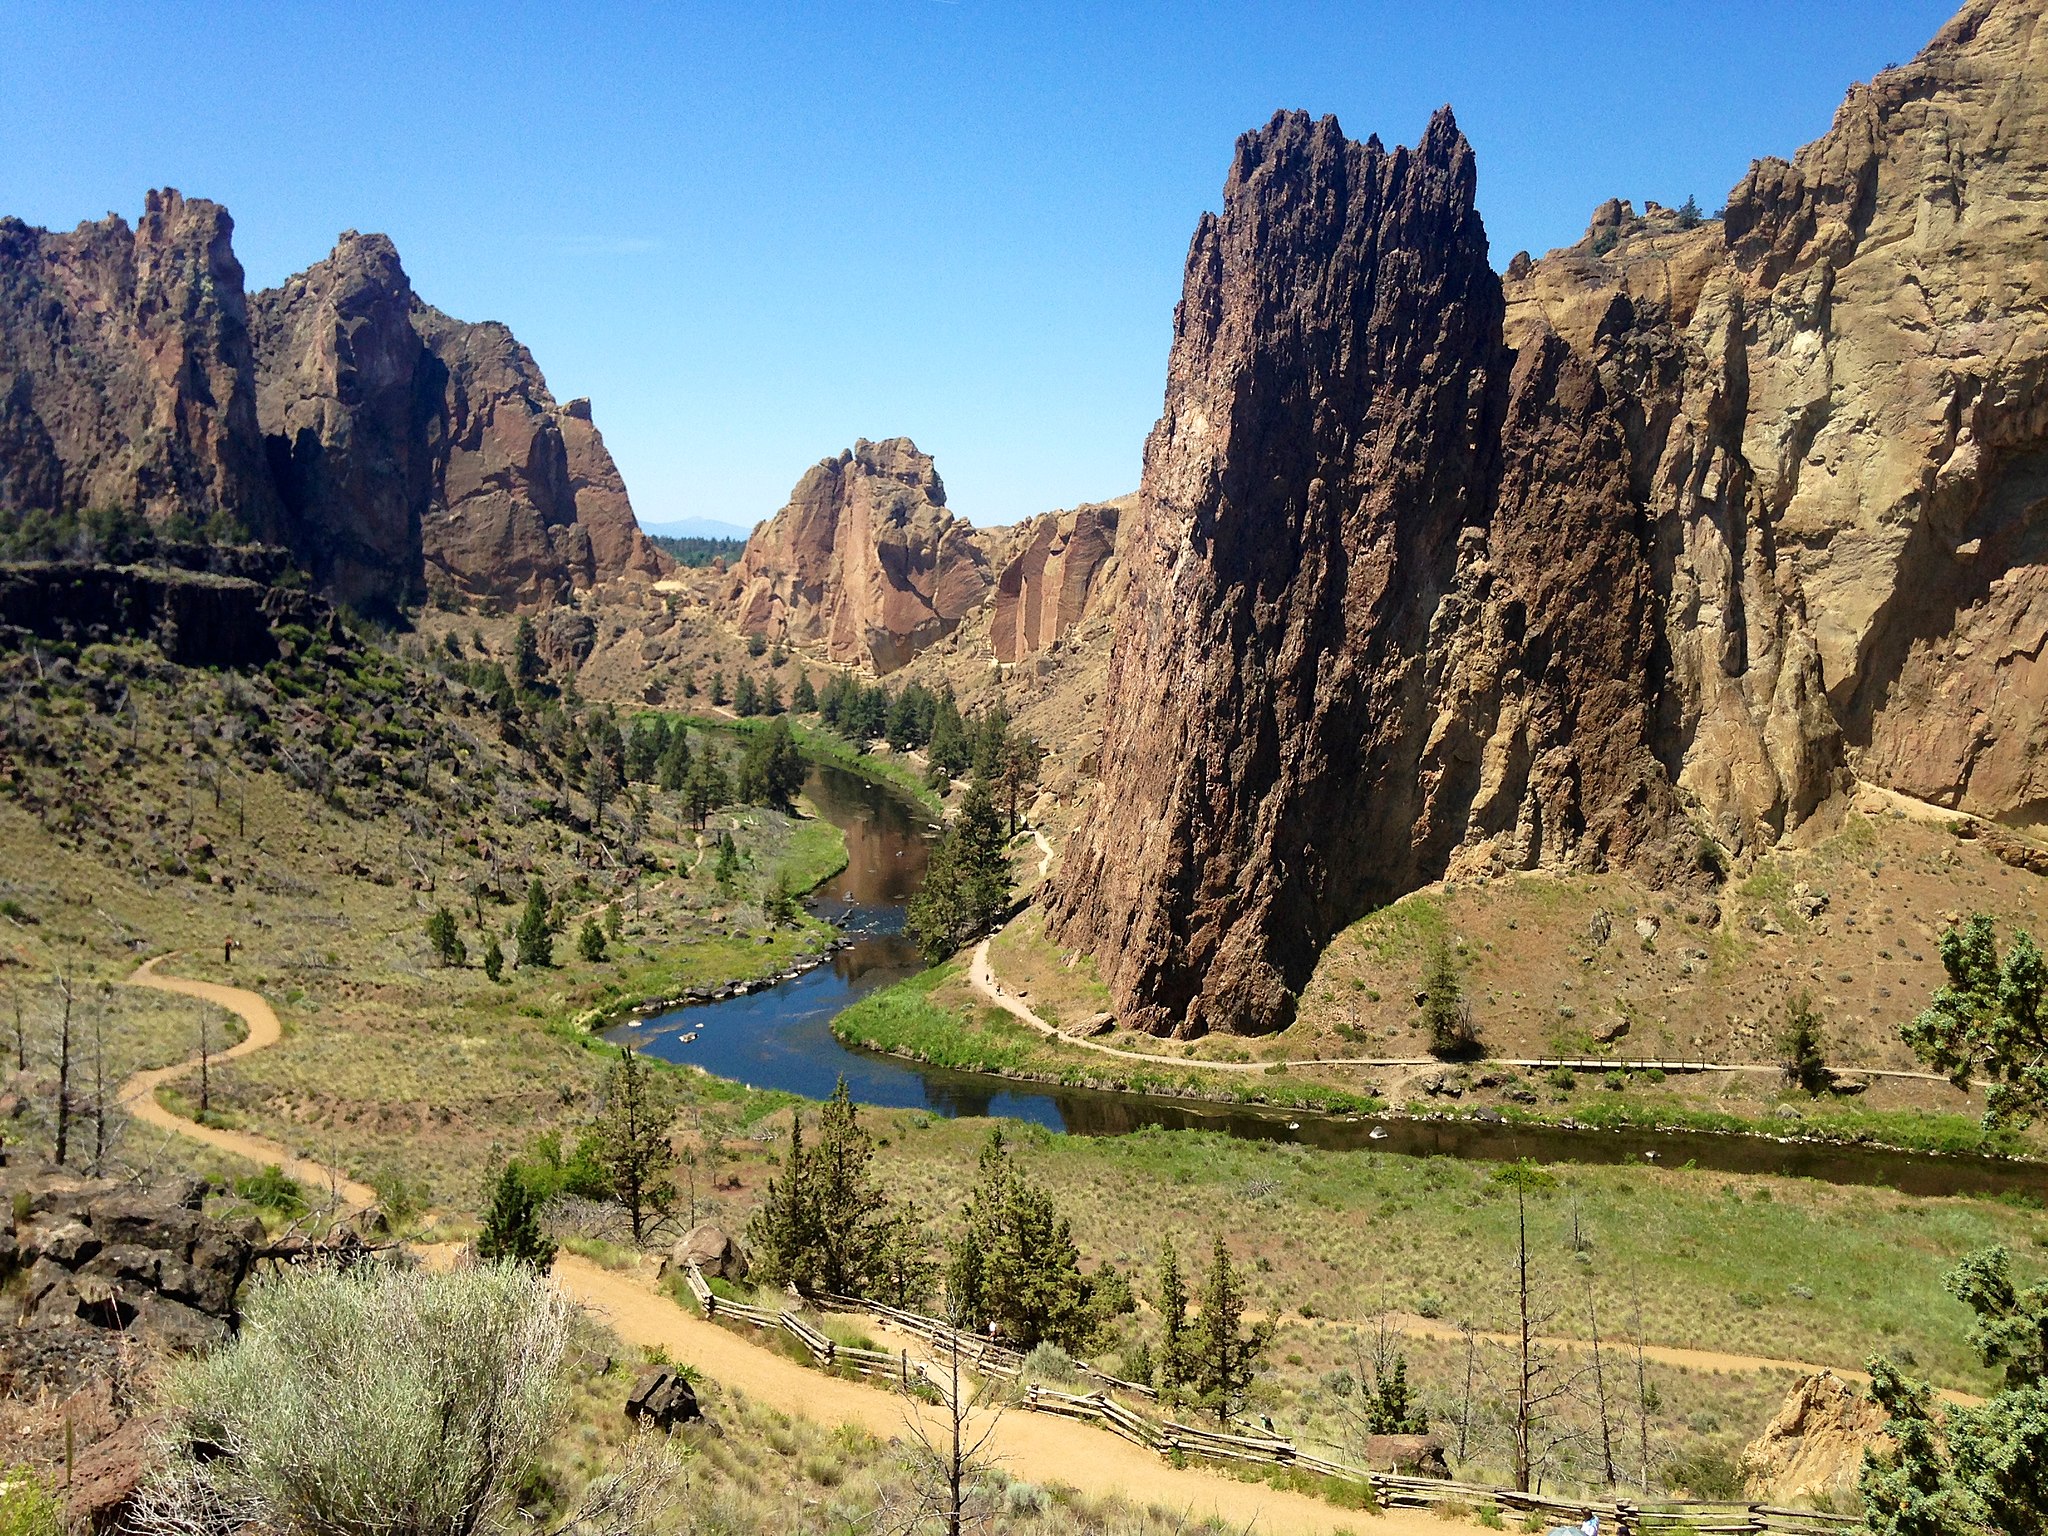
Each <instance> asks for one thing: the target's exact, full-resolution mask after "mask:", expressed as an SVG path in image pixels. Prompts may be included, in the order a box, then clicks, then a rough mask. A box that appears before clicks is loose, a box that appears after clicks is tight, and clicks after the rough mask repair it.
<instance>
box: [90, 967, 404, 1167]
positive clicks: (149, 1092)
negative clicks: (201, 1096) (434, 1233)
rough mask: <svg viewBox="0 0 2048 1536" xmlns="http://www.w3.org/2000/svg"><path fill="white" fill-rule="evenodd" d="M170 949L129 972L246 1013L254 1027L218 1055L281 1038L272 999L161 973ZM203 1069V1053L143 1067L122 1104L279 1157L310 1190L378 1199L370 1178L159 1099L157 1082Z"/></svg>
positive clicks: (194, 1132)
mask: <svg viewBox="0 0 2048 1536" xmlns="http://www.w3.org/2000/svg"><path fill="white" fill-rule="evenodd" d="M169 958H170V956H168V955H158V956H157V957H156V959H154V960H150V961H147V962H145V963H144V964H143V965H141V966H139V967H137V968H136V971H135V973H134V974H133V975H132V976H130V977H129V978H128V985H129V986H131V987H154V988H155V989H156V990H157V991H159V992H176V993H180V994H182V995H183V996H185V997H196V998H198V999H200V1000H201V1001H202V1002H207V1003H212V1004H213V1005H215V1006H216V1007H219V1008H225V1009H227V1010H228V1012H230V1013H232V1014H236V1015H238V1016H240V1018H241V1020H242V1022H243V1023H245V1024H247V1025H248V1026H249V1033H248V1034H247V1035H246V1036H245V1037H244V1038H243V1039H242V1040H241V1041H240V1042H239V1043H237V1044H235V1045H232V1046H230V1047H229V1048H228V1049H227V1050H224V1051H216V1052H215V1053H214V1054H213V1059H214V1060H215V1061H233V1060H234V1059H235V1058H236V1057H238V1056H250V1055H253V1054H255V1053H256V1052H257V1051H260V1050H264V1049H266V1048H267V1047H269V1046H273V1045H275V1044H277V1042H278V1040H279V1039H280V1038H282V1036H283V1030H282V1029H281V1028H280V1026H279V1025H278V1022H277V1014H276V1012H275V1011H273V1010H272V1008H271V1006H270V1004H268V1003H267V1002H265V1001H264V1000H263V999H262V998H261V997H260V996H259V995H257V994H256V993H254V992H251V991H248V990H247V989H246V988H243V987H226V986H222V985H220V984H219V983H218V982H211V981H193V980H191V979H190V978H189V977H184V976H159V975H158V974H157V972H156V968H157V966H158V965H159V964H160V963H161V962H162V961H164V960H167V959H169ZM198 1069H199V1058H198V1057H197V1056H196V1055H194V1056H188V1057H187V1058H186V1059H185V1060H183V1061H181V1062H177V1063H175V1064H174V1065H172V1066H168V1067H155V1068H152V1069H151V1070H149V1071H147V1072H137V1073H135V1074H134V1075H133V1076H131V1077H130V1078H129V1079H128V1080H127V1081H126V1082H124V1083H123V1084H121V1088H120V1104H121V1107H122V1108H123V1109H125V1110H127V1111H128V1113H129V1114H131V1115H133V1116H134V1117H135V1118H136V1119H138V1120H140V1121H142V1122H143V1123H144V1124H146V1125H153V1126H155V1127H157V1128H158V1129H159V1130H165V1131H175V1132H176V1133H177V1134H179V1135H180V1136H189V1137H191V1138H192V1139H193V1140H195V1141H203V1142H205V1143H206V1144H207V1145H209V1146H214V1147H218V1148H220V1149H221V1150H222V1151H223V1152H232V1153H234V1154H235V1156H237V1157H244V1158H247V1159H248V1160H249V1161H250V1162H252V1163H255V1164H256V1165H257V1166H258V1167H261V1166H263V1165H264V1164H266V1163H276V1164H277V1165H278V1167H280V1168H282V1169H283V1170H284V1171H285V1172H286V1173H288V1174H290V1175H291V1177H293V1178H294V1179H297V1180H298V1181H299V1183H300V1185H301V1186H302V1187H304V1188H306V1189H308V1190H315V1189H325V1190H328V1191H329V1192H330V1193H332V1194H334V1195H336V1196H338V1197H339V1200H340V1201H342V1202H345V1203H347V1204H348V1205H350V1206H355V1207H367V1206H372V1205H375V1204H376V1203H377V1192H376V1191H375V1190H374V1189H372V1188H370V1186H369V1185H367V1184H358V1183H356V1182H355V1181H354V1180H353V1179H347V1178H343V1177H342V1176H341V1174H340V1173H339V1172H338V1171H337V1170H335V1169H333V1168H329V1167H327V1166H326V1165H324V1164H322V1163H317V1162H314V1161H313V1160H312V1159H311V1158H306V1157H300V1156H298V1155H297V1154H296V1153H294V1152H292V1151H291V1150H290V1149H289V1148H287V1147H282V1146H279V1145H278V1144H277V1143H276V1142H274V1141H269V1140H266V1139H265V1138H264V1137H261V1136H251V1135H248V1134H247V1133H245V1132H242V1131H230V1130H223V1129H220V1128H218V1127H215V1126H210V1125H197V1124H194V1123H193V1122H192V1121H190V1120H187V1119H185V1118H184V1117H183V1116H180V1115H174V1114H172V1113H171V1112H170V1111H169V1110H168V1109H165V1108H164V1107H163V1105H161V1104H159V1103H157V1101H156V1091H157V1088H158V1087H159V1086H160V1085H162V1084H164V1083H167V1082H169V1081H170V1080H171V1079H172V1078H176V1077H182V1076H184V1075H185V1074H186V1073H188V1072H196V1071H197V1070H198Z"/></svg>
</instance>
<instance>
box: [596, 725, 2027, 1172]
mask: <svg viewBox="0 0 2048 1536" xmlns="http://www.w3.org/2000/svg"><path fill="white" fill-rule="evenodd" d="M805 793H806V795H807V796H808V797H809V799H810V802H811V804H812V805H814V806H815V807H817V809H818V811H819V813H820V814H821V815H823V816H825V817H826V818H827V819H829V820H830V821H832V822H834V823H835V824H837V825H838V826H839V827H840V828H841V829H842V830H843V831H844V832H845V834H846V852H847V867H846V870H845V871H844V872H843V873H842V874H840V875H836V876H834V877H833V878H832V879H831V880H829V881H827V882H826V883H825V884H824V886H822V887H821V888H820V889H819V890H818V891H817V892H816V893H814V895H813V897H812V899H811V908H812V910H813V911H815V912H816V913H817V914H818V915H819V916H821V917H824V918H827V919H829V920H831V921H832V922H834V923H837V924H838V925H839V926H840V928H841V929H842V931H843V932H844V933H845V934H846V936H847V937H848V939H850V940H851V943H850V944H849V945H848V946H847V947H845V948H843V949H841V950H839V951H837V952H836V953H835V954H834V955H833V956H832V957H831V959H830V961H829V962H828V963H826V964H824V965H821V966H819V967H817V968H815V969H813V970H810V971H806V972H805V973H804V974H802V975H801V976H798V977H796V978H794V979H793V980H790V981H785V982H781V983H779V984H777V985H775V986H773V987H769V988H767V989H765V990H763V991H759V992H752V993H747V994H744V995H742V996H738V997H732V998H727V999H724V1000H722V1001H718V1002H711V1003H700V1004H693V1005H691V1006H689V1007H685V1008H679V1009H676V1010H674V1011H672V1012H669V1013H665V1014H659V1015H656V1016H655V1017H653V1018H651V1019H648V1020H645V1021H642V1022H635V1023H631V1024H624V1025H620V1026H618V1027H616V1028H614V1029H613V1030H611V1031H610V1032H609V1035H608V1038H611V1039H613V1040H618V1041H622V1042H623V1041H631V1042H632V1043H633V1044H634V1045H636V1046H638V1047H639V1048H640V1049H642V1050H645V1051H647V1052H649V1053H650V1054H652V1055H654V1056H658V1057H660V1058H662V1059H663V1060H666V1061H674V1062H679V1063H687V1064H688V1065H691V1066H697V1067H702V1068H703V1069H704V1070H705V1071H707V1072H711V1073H714V1074H715V1075H717V1076H719V1077H725V1078H731V1079H734V1080H736V1081H738V1082H742V1083H747V1084H749V1085H751V1086H753V1087H756V1088H777V1089H783V1090H786V1091H788V1092H791V1093H799V1094H802V1095H804V1096H805V1097H807V1098H813V1099H821V1098H824V1097H826V1096H827V1095H828V1094H830V1093H831V1092H832V1089H833V1086H834V1084H835V1083H836V1082H837V1081H838V1079H839V1078H840V1077H841V1076H842V1075H843V1076H844V1077H845V1078H846V1082H847V1086H848V1088H849V1089H850V1090H851V1091H852V1093H853V1096H854V1098H855V1099H857V1100H858V1101H860V1102H861V1103H863V1104H874V1105H882V1106H887V1107H892V1108H900V1109H923V1110H927V1111H929V1112H931V1113H933V1114H938V1115H947V1116H955V1115H997V1116H1003V1117H1006V1118H1009V1119H1014V1120H1027V1121H1032V1122H1035V1123H1037V1124H1039V1125H1044V1126H1048V1127H1050V1128H1051V1129H1053V1130H1058V1131H1068V1132H1072V1133H1075V1134H1077V1135H1084V1136H1118V1135H1124V1134H1127V1133H1129V1132H1132V1131H1138V1130H1143V1129H1145V1128H1147V1127H1151V1126H1157V1127H1160V1128H1162V1129H1166V1130H1207V1131H1218V1132H1222V1133H1223V1134H1225V1135H1229V1136H1239V1137H1245V1138H1250V1139H1254V1140H1261V1141H1284V1142H1297V1143H1300V1144H1302V1145H1305V1146H1312V1147H1322V1148H1330V1149H1349V1150H1360V1149H1371V1150H1373V1151H1377V1152H1388V1153H1400V1154H1405V1155H1408V1156H1423V1157H1427V1156H1445V1157H1459V1158H1476V1159H1482V1160H1489V1161H1506V1160H1510V1159H1514V1158H1521V1157H1527V1158H1533V1159H1535V1160H1536V1161H1538V1162H1576V1163H1605V1164H1620V1163H1644V1162H1648V1161H1652V1160H1654V1161H1655V1162H1656V1163H1658V1164H1661V1165H1663V1166H1667V1167H1675V1166H1680V1165H1683V1164H1686V1163H1692V1164H1695V1165H1696V1166H1698V1167H1701V1168H1712V1169H1718V1170H1721V1171H1724V1172H1730V1173H1774V1174H1784V1175H1789V1176H1791V1177H1795V1178H1811V1179H1820V1180H1824V1181H1826V1182H1828V1183H1833V1184H1874V1185H1885V1186H1888V1187H1890V1188H1893V1189H1897V1190H1901V1191H1903V1192H1904V1193H1907V1194H1912V1195H1944V1194H1958V1193H1965V1192H1969V1193H1981V1194H2002V1193H2008V1192H2024V1193H2029V1194H2035V1195H2039V1194H2041V1193H2043V1191H2044V1189H2048V1177H2044V1173H2043V1170H2042V1169H2041V1168H2040V1167H2039V1166H2035V1165H2028V1164H2021V1163H2010V1162H2003V1161H2000V1160H1998V1159H1995V1158H1980V1157H1928V1156H1916V1155H1911V1154H1907V1153H1900V1152H1887V1151H1882V1150H1878V1149H1875V1148H1868V1147H1852V1146H1829V1145H1820V1144H1813V1143H1804V1142H1789V1141H1787V1142H1781V1141H1778V1140H1775V1139H1773V1138H1771V1137H1767V1136H1722V1135H1714V1134H1710V1133H1705V1132H1695V1131H1593V1130H1573V1129H1570V1128H1567V1127H1562V1126H1558V1127H1548V1126H1546V1127H1535V1128H1531V1127H1516V1126H1509V1125H1502V1124H1491V1123H1487V1122H1483V1121H1474V1120H1447V1121H1435V1120H1409V1119H1399V1118H1395V1119H1385V1120H1374V1119H1371V1118H1370V1117H1364V1116H1330V1115H1315V1114H1311V1113H1309V1112H1307V1111H1293V1112H1290V1111H1286V1110H1259V1109H1249V1108H1245V1107H1242V1106H1237V1105H1224V1104H1210V1103H1204V1102H1201V1101H1199V1100H1188V1099H1171V1098H1157V1097H1152V1096H1149V1095H1145V1094H1129V1093H1114V1092H1105V1091H1100V1090H1094V1089H1084V1088H1064V1087H1057V1086H1052V1085H1040V1084H1035V1083H1022V1082H1014V1081H1011V1080H1010V1079H1007V1078H1002V1077H994V1076H988V1075H984V1074H981V1073H974V1072H954V1071H948V1070H946V1069H943V1068H937V1067H927V1066H924V1065H922V1064H921V1063H918V1062H913V1061H906V1060H902V1059H899V1058H897V1057H893V1056H880V1055H876V1054H873V1053H871V1052H867V1051H859V1050H854V1049H852V1048H851V1047H849V1046H846V1045H843V1044H842V1043H840V1041H839V1040H838V1038H837V1037H835V1036H834V1035H833V1033H832V1027H831V1026H832V1020H833V1018H834V1017H835V1016H836V1015H837V1014H838V1013H839V1012H840V1010H841V1009H843V1008H845V1007H846V1006H847V1005H848V1004H850V1003H852V1002H853V1001H854V1000H855V999H857V998H859V997H862V996H864V995H865V994H867V993H869V992H872V991H874V990H875V989H876V988H878V987H884V986H888V985H889V984H891V983H892V982H896V981H900V980H902V979H904V978H905V977H907V976H911V975H914V974H916V972H917V971H918V970H919V969H921V962H920V960H919V958H918V953H917V947H916V946H915V945H914V944H913V943H911V941H910V940H909V939H908V938H907V937H906V936H905V934H904V931H903V921H904V904H905V903H906V902H908V901H909V899H910V898H911V896H912V895H914V894H915V893H916V891H917V888H918V884H919V882H920V881H922V879H923V878H924V869H925V856H926V851H927V848H928V845H929V839H930V836H931V832H932V828H931V826H930V824H929V823H928V822H927V821H926V820H925V818H924V815H923V813H922V812H921V811H920V810H919V809H918V808H917V807H915V806H913V805H911V804H909V803H908V802H906V801H904V800H903V799H901V798H899V797H898V796H896V795H894V794H892V793H890V792H889V791H888V790H885V789H883V788H881V787H880V786H878V785H876V784H874V783H872V782H870V781H869V780H867V779H864V778H862V777H860V776H859V775H858V774H854V773H850V772H848V771H846V770H845V769H842V768H834V767H830V766H826V765H819V766H816V767H813V769H812V770H811V776H810V780H809V782H808V783H807V784H806V786H805Z"/></svg>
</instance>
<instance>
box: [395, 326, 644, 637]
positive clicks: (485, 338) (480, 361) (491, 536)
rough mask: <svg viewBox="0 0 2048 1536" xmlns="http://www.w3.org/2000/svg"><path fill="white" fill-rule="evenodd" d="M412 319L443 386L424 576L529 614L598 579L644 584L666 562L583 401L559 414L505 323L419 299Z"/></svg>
mask: <svg viewBox="0 0 2048 1536" xmlns="http://www.w3.org/2000/svg"><path fill="white" fill-rule="evenodd" d="M412 322H413V325H414V327H415V328H416V329H417V330H418V332H419V334H420V336H421V339H422V341H423V342H424V344H425V347H426V350H427V352H428V354H429V355H430V356H431V358H432V359H433V362H434V371H435V372H436V373H437V374H438V375H439V377H440V378H441V379H442V380H443V381H444V385H443V388H444V393H443V395H442V398H441V402H440V405H441V415H440V422H439V432H440V444H441V446H440V452H439V453H438V455H437V457H436V464H435V474H434V485H433V498H432V501H431V504H430V505H429V507H428V508H427V511H426V515H425V517H424V519H423V523H422V533H421V538H422V543H423V545H424V548H425V554H426V560H427V564H428V567H429V568H430V570H431V571H433V572H438V573H439V574H440V575H441V576H442V577H443V578H445V579H446V580H447V581H448V582H449V584H450V585H452V586H453V587H455V588H456V589H457V590H459V591H462V592H465V593H468V594H471V595H473V596H485V597H493V598H497V599H500V600H502V601H504V602H507V603H513V604H519V605H522V606H531V605H534V604H537V603H545V602H551V601H554V600H556V599H558V598H560V597H562V596H564V595H566V594H567V593H568V592H569V591H570V590H571V589H582V588H586V587H589V586H591V585H593V584H594V583H596V582H600V581H614V580H620V579H625V580H645V581H652V580H655V579H658V578H659V577H661V576H663V575H666V574H667V572H668V569H669V560H668V557H667V556H666V555H664V554H662V553H661V551H660V550H658V549H656V548H655V547H654V545H653V544H651V543H649V542H648V540H647V537H646V535H644V534H643V533H641V531H640V525H639V523H638V522H637V521H636V520H635V519H634V516H633V506H632V503H631V501H630V500H629V499H628V497H627V495H626V483H625V481H624V480H623V479H622V478H621V477H620V475H619V470H618V466H617V465H616V464H614V463H613V462H612V456H611V454H610V453H608V452H607V451H606V450H605V446H604V438H603V437H602V436H601V435H600V434H599V432H598V430H597V426H596V424H595V423H594V422H593V421H592V420H591V416H590V402H589V401H588V400H571V401H570V402H569V403H568V404H567V405H559V404H557V403H556V401H555V397H554V396H553V395H552V394H550V393H549V392H548V386H547V380H546V379H544V378H543V377H542V376H541V371H540V368H539V366H538V365H537V364H536V363H535V362H534V360H533V354H532V353H531V352H529V351H527V350H526V348H525V347H523V346H521V345H520V344H519V341H518V340H517V338H515V337H514V336H513V334H512V333H511V331H509V330H507V329H506V328H505V327H504V326H502V325H498V324H495V323H491V322H485V323H482V324H475V325H472V324H467V323H465V322H463V321H460V320H453V319H450V318H449V317H448V316H447V315H444V314H442V313H441V312H440V311H439V310H437V309H434V308H432V307H430V306H428V305H424V304H420V303H418V302H417V301H416V302H415V304H414V306H413V313H412Z"/></svg>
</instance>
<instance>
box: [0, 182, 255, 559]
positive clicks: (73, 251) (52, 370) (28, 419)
mask: <svg viewBox="0 0 2048 1536" xmlns="http://www.w3.org/2000/svg"><path fill="white" fill-rule="evenodd" d="M233 229H234V221H233V220H232V219H230V218H229V217H228V214H227V210H226V209H224V208H222V207H220V206H219V205H218V204H216V203H209V202H204V201H202V200H200V199H197V198H192V199H187V198H185V197H183V196H181V195H180V194H178V193H177V192H175V191H169V190H166V191H161V192H151V193H150V194H149V197H148V199H147V201H146V203H145V205H144V212H143V215H142V221H141V222H140V223H139V224H138V225H137V226H136V227H135V228H134V229H132V230H131V229H130V228H129V227H128V223H127V221H126V220H124V219H121V218H118V217H115V216H113V215H109V216H108V217H107V218H105V219H103V220H101V221H100V222H99V223H97V224H81V225H79V226H78V228H77V229H75V230H73V231H71V232H70V233H69V234H52V233H50V232H49V231H47V230H41V229H32V228H30V227H29V226H28V225H26V224H23V223H21V222H20V221H19V220H17V219H0V504H5V505H7V506H10V507H43V508H60V507H62V508H79V507H97V506H122V507H131V508H137V509H140V510H142V511H144V512H146V513H148V514H149V516H150V517H152V518H153V519H157V520H162V519H165V518H168V517H169V516H170V515H171V514H172V513H173V512H178V511H183V512H184V513H185V514H186V515H187V516H189V517H191V518H193V519H194V520H195V521H197V522H202V523H203V522H206V521H207V520H209V519H210V518H212V517H213V516H214V515H215V514H217V513H224V514H226V515H227V516H228V517H230V518H232V519H234V520H235V521H237V522H239V523H240V524H242V526H243V527H245V528H247V529H248V530H250V531H251V532H253V533H256V534H259V535H267V536H271V537H275V536H276V535H277V533H278V531H279V522H280V512H279V507H278V501H277V496H276V493H275V492H274V491H273V489H272V487H271V481H270V474H269V471H268V469H267V468H266V466H265V464H264V457H263V448H262V443H261V440H260V438H259V436H258V433H257V430H256V390H255V381H254V376H253V373H252V371H251V367H250V353H249V331H248V317H247V314H246V313H245V311H244V307H243V300H242V268H241V264H240V263H239V262H237V261H236V260H235V253H234V249H233V247H232V245H231V243H230V236H231V234H232V232H233Z"/></svg>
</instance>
